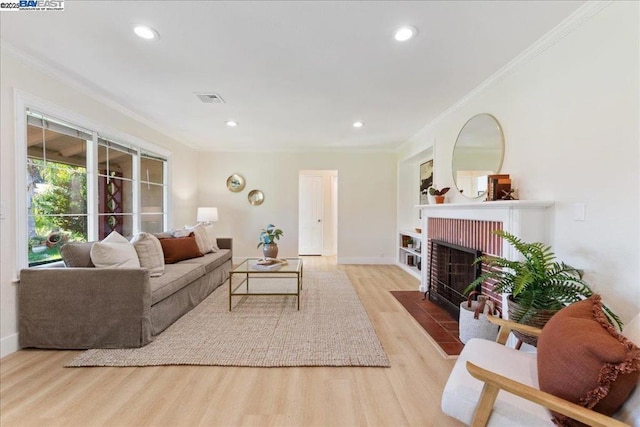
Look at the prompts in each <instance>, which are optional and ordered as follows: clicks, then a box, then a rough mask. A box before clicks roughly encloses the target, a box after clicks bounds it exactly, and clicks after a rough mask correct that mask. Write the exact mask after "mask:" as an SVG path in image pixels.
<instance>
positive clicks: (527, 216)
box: [416, 200, 554, 254]
mask: <svg viewBox="0 0 640 427" xmlns="http://www.w3.org/2000/svg"><path fill="white" fill-rule="evenodd" d="M553 206H554V202H553V201H550V200H500V201H494V202H481V203H443V204H439V205H435V204H430V205H417V206H416V207H417V208H419V209H421V211H422V233H423V239H424V240H423V241H425V242H426V237H427V234H426V233H427V227H428V219H429V218H453V219H472V220H479V221H500V222H502V229H503V230H505V231H508V232H509V233H511V234H514V235H516V236H518V237H520V238H521V239H523V240H525V241H535V242H543V243H548V241H549V224H550V223H551V217H550V216H551V214H552V208H553ZM505 249H507V248H505ZM509 252H510V250H509V249H507V250H506V251H503V254H509Z"/></svg>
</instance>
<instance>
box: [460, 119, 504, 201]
mask: <svg viewBox="0 0 640 427" xmlns="http://www.w3.org/2000/svg"><path fill="white" fill-rule="evenodd" d="M503 158H504V134H503V133H502V128H501V127H500V123H499V122H498V120H497V119H496V118H495V117H493V116H492V115H491V114H486V113H483V114H478V115H475V116H473V117H471V118H470V119H469V120H468V121H467V123H465V124H464V126H463V127H462V129H461V130H460V133H459V134H458V139H456V144H455V146H454V147H453V159H452V164H451V170H452V171H453V181H454V182H455V184H456V187H457V188H458V191H459V192H460V194H462V195H463V196H466V197H469V198H472V199H475V198H477V197H481V196H484V195H485V194H486V192H487V176H488V175H493V174H496V173H498V172H500V168H501V167H502V159H503Z"/></svg>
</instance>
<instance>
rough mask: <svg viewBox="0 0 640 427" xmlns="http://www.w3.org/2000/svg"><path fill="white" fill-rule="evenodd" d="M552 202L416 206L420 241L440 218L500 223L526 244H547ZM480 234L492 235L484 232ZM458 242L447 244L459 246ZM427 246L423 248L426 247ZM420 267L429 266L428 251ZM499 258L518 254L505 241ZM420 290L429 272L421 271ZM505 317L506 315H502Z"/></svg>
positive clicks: (496, 202)
mask: <svg viewBox="0 0 640 427" xmlns="http://www.w3.org/2000/svg"><path fill="white" fill-rule="evenodd" d="M554 204H555V203H554V202H553V201H550V200H542V201H538V200H505V201H492V202H481V203H445V204H440V205H434V204H431V205H417V206H416V207H417V208H419V209H420V210H421V213H422V220H421V226H422V241H423V242H428V241H429V236H430V234H429V219H430V218H443V219H452V220H460V219H462V220H473V221H493V222H499V223H501V226H502V230H504V231H507V232H509V233H511V234H514V235H516V236H518V237H520V238H521V239H523V240H525V241H528V242H542V243H545V244H549V240H550V226H551V223H552V217H551V216H552V214H553V207H554ZM482 232H483V233H489V234H490V233H491V231H490V230H488V229H483V231H482ZM494 237H495V236H494ZM461 240H462V239H459V241H451V242H449V243H454V244H460V243H462V241H461ZM426 247H427V245H425V248H426ZM422 256H423V257H424V258H425V259H423V260H422V262H423V265H428V262H429V260H427V259H426V258H427V257H428V253H427V251H423V255H422ZM502 256H504V257H505V258H508V259H511V260H514V261H516V260H518V253H517V251H516V250H515V249H514V248H513V247H511V245H509V244H508V243H507V242H506V241H503V242H502ZM420 282H421V283H420V291H422V292H425V291H426V290H427V283H428V269H426V268H423V269H422V277H421V281H420ZM502 299H503V307H506V305H507V304H506V295H503V297H502ZM504 314H505V315H506V317H507V318H508V313H504Z"/></svg>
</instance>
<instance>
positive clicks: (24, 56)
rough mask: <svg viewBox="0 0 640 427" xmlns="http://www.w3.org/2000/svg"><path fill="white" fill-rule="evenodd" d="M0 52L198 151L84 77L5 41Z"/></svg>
mask: <svg viewBox="0 0 640 427" xmlns="http://www.w3.org/2000/svg"><path fill="white" fill-rule="evenodd" d="M0 50H2V54H3V55H7V56H10V57H12V58H14V59H17V60H18V61H20V62H23V63H25V64H27V65H30V66H32V67H33V68H35V69H36V70H38V71H39V72H41V73H43V74H45V75H47V76H49V77H51V78H53V79H55V80H58V81H60V82H62V83H64V84H65V85H67V86H69V87H71V88H73V89H75V90H77V91H79V92H81V93H82V94H84V95H86V96H88V97H90V98H92V99H94V100H95V101H97V102H99V103H101V104H103V105H105V106H107V107H109V108H111V109H113V110H115V111H117V112H119V113H121V114H123V115H125V116H127V117H130V118H132V119H134V120H135V121H137V122H140V123H141V124H143V125H146V126H148V127H150V128H151V129H155V130H157V131H158V132H160V133H162V134H164V135H166V136H168V137H169V138H171V139H173V140H174V141H175V142H176V143H178V144H181V145H184V146H186V147H189V148H191V149H193V150H196V151H199V148H198V147H196V146H195V145H193V144H189V143H186V142H183V140H182V139H183V138H182V137H179V136H176V135H173V134H172V133H171V132H170V131H169V130H167V129H166V128H165V127H163V126H162V125H159V124H158V123H155V122H154V121H152V120H150V119H148V118H146V117H144V116H142V115H141V114H139V113H137V112H135V111H133V110H131V109H130V108H128V107H126V106H124V105H122V104H121V103H119V102H118V101H115V100H114V99H113V98H112V97H111V96H110V95H109V94H107V93H106V92H105V91H104V90H102V89H101V88H100V87H98V86H96V85H95V84H93V83H91V82H89V81H88V80H87V79H85V78H84V77H82V76H80V75H78V74H76V73H73V72H71V71H63V70H62V69H60V68H58V67H56V66H54V65H52V64H49V63H47V62H45V61H42V60H41V59H38V58H36V57H35V56H33V55H31V54H29V53H27V52H25V51H23V50H21V49H18V48H17V47H15V46H14V45H12V44H11V43H9V42H7V41H6V40H0Z"/></svg>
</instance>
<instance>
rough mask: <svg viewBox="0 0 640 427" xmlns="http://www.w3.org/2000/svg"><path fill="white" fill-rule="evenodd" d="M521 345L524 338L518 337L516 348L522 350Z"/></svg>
mask: <svg viewBox="0 0 640 427" xmlns="http://www.w3.org/2000/svg"><path fill="white" fill-rule="evenodd" d="M520 347H522V340H521V339H518V342H517V343H516V347H515V348H516V350H520Z"/></svg>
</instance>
